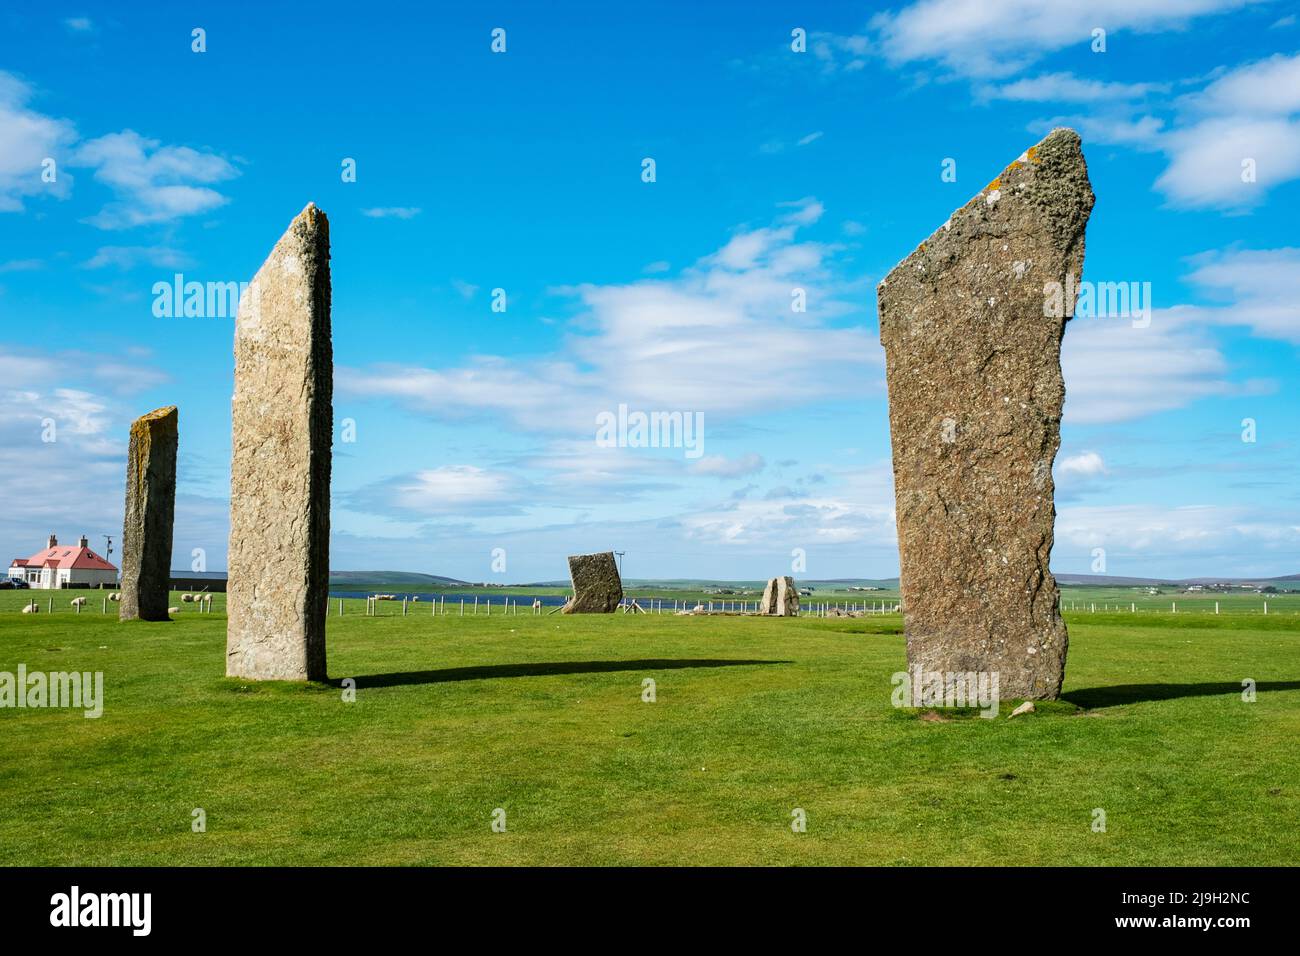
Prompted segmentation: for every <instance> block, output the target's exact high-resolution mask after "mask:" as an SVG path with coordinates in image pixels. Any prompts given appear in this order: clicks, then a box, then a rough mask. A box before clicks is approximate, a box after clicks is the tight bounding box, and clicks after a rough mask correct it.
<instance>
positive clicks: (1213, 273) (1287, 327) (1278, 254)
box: [1186, 248, 1300, 345]
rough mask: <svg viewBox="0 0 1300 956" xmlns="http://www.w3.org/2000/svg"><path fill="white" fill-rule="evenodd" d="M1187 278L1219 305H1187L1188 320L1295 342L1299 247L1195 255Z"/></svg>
mask: <svg viewBox="0 0 1300 956" xmlns="http://www.w3.org/2000/svg"><path fill="white" fill-rule="evenodd" d="M1193 263H1194V264H1195V268H1194V269H1193V271H1192V273H1191V274H1190V275H1189V276H1188V279H1189V281H1191V282H1193V283H1194V284H1196V285H1198V286H1200V287H1202V288H1203V289H1205V290H1206V291H1207V292H1208V293H1209V294H1210V295H1211V296H1215V297H1220V298H1229V299H1231V304H1230V305H1225V306H1188V307H1186V316H1187V319H1188V321H1198V322H1206V323H1211V322H1212V323H1216V324H1221V325H1244V326H1246V327H1248V328H1249V329H1250V330H1251V331H1252V332H1253V333H1254V334H1255V335H1258V336H1261V337H1264V338H1273V339H1281V340H1282V341H1285V342H1290V343H1292V344H1293V345H1300V248H1282V249H1233V250H1228V251H1223V252H1211V253H1205V254H1203V255H1200V256H1197V257H1196V258H1195V259H1194V260H1193Z"/></svg>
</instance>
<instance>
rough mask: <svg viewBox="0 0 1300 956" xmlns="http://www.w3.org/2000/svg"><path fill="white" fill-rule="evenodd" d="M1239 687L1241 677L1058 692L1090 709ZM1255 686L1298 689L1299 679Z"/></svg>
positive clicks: (1233, 690) (1232, 691) (1224, 691)
mask: <svg viewBox="0 0 1300 956" xmlns="http://www.w3.org/2000/svg"><path fill="white" fill-rule="evenodd" d="M1242 690H1243V688H1242V686H1241V681H1236V682H1235V683H1234V682H1232V681H1225V682H1223V683H1216V684H1116V685H1115V686H1114V687H1089V688H1087V689H1085V690H1071V691H1067V692H1066V693H1064V694H1062V695H1061V699H1062V700H1066V701H1069V702H1070V703H1071V704H1075V705H1076V706H1078V707H1083V708H1085V709H1087V710H1093V709H1095V708H1098V707H1117V706H1119V705H1120V704H1138V703H1144V702H1146V701H1155V700H1177V699H1178V698H1180V697H1218V696H1219V695H1221V694H1240V693H1241V692H1242ZM1255 690H1256V691H1257V692H1258V693H1261V694H1266V693H1268V692H1269V691H1271V690H1300V681H1271V682H1270V681H1263V682H1261V683H1258V684H1256V685H1255Z"/></svg>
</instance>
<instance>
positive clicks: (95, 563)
mask: <svg viewBox="0 0 1300 956" xmlns="http://www.w3.org/2000/svg"><path fill="white" fill-rule="evenodd" d="M13 566H14V567H32V566H35V567H38V568H75V569H76V570H78V571H116V570H117V568H115V567H113V565H111V564H109V563H108V562H107V561H105V560H104V559H103V558H101V557H100V556H99V555H97V554H96V553H95V552H94V551H91V550H90V549H89V548H76V547H70V546H65V545H55V546H54V547H53V548H46V549H45V550H43V551H37V552H36V553H35V554H33V555H32V556H31V557H30V558H27V559H26V560H25V561H24V560H23V559H21V558H17V559H15V560H14V564H13Z"/></svg>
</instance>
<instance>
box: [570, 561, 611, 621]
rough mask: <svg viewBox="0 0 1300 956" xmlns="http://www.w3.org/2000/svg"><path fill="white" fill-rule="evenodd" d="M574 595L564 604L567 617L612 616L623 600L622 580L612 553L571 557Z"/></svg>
mask: <svg viewBox="0 0 1300 956" xmlns="http://www.w3.org/2000/svg"><path fill="white" fill-rule="evenodd" d="M569 578H570V579H571V580H572V581H573V596H572V597H571V598H569V600H568V601H566V602H565V603H564V613H565V614H612V613H613V612H614V610H615V609H616V608H617V607H618V604H619V602H620V601H622V600H623V581H622V579H621V578H620V577H619V575H618V563H617V562H616V561H615V560H614V552H613V551H602V552H600V553H599V554H573V555H570V556H569Z"/></svg>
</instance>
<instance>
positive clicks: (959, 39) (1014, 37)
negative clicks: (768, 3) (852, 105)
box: [871, 0, 1250, 77]
mask: <svg viewBox="0 0 1300 956" xmlns="http://www.w3.org/2000/svg"><path fill="white" fill-rule="evenodd" d="M1249 2H1250V0H1005V2H1003V3H999V4H998V5H997V6H996V7H990V5H989V4H988V3H987V2H986V0H919V2H917V3H913V4H911V5H910V6H907V7H904V8H903V9H902V10H899V11H897V12H888V13H881V14H878V15H876V16H875V17H874V18H873V19H872V21H871V27H872V28H873V29H874V30H875V31H876V33H877V35H878V40H877V46H879V47H880V48H881V49H882V50H883V52H884V54H885V56H886V57H887V58H888V59H889V60H890V61H891V62H893V63H896V64H898V63H911V62H916V61H927V60H929V61H937V62H939V63H942V64H943V65H944V66H946V67H948V68H949V69H951V70H953V71H956V72H958V73H962V74H965V75H969V76H980V77H998V76H1007V75H1009V74H1011V73H1014V72H1016V71H1018V70H1020V69H1022V68H1023V67H1025V66H1028V65H1029V64H1032V63H1034V62H1037V61H1038V60H1040V59H1041V58H1043V57H1044V56H1046V55H1048V54H1049V53H1051V52H1053V51H1055V50H1059V49H1061V48H1063V47H1068V46H1075V45H1077V46H1079V47H1080V48H1081V49H1086V48H1087V45H1088V44H1089V43H1090V42H1091V41H1092V30H1093V28H1095V27H1099V26H1100V27H1103V28H1104V29H1105V30H1106V31H1107V33H1108V38H1109V37H1113V36H1114V35H1115V34H1117V33H1120V32H1122V31H1125V30H1132V31H1135V32H1152V31H1157V30H1168V29H1179V28H1182V27H1184V26H1186V25H1187V24H1189V23H1190V22H1191V21H1192V20H1194V19H1195V18H1197V17H1200V16H1205V15H1209V14H1215V13H1223V12H1226V11H1230V10H1235V9H1239V8H1241V7H1243V6H1246V5H1247V4H1248V3H1249Z"/></svg>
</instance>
